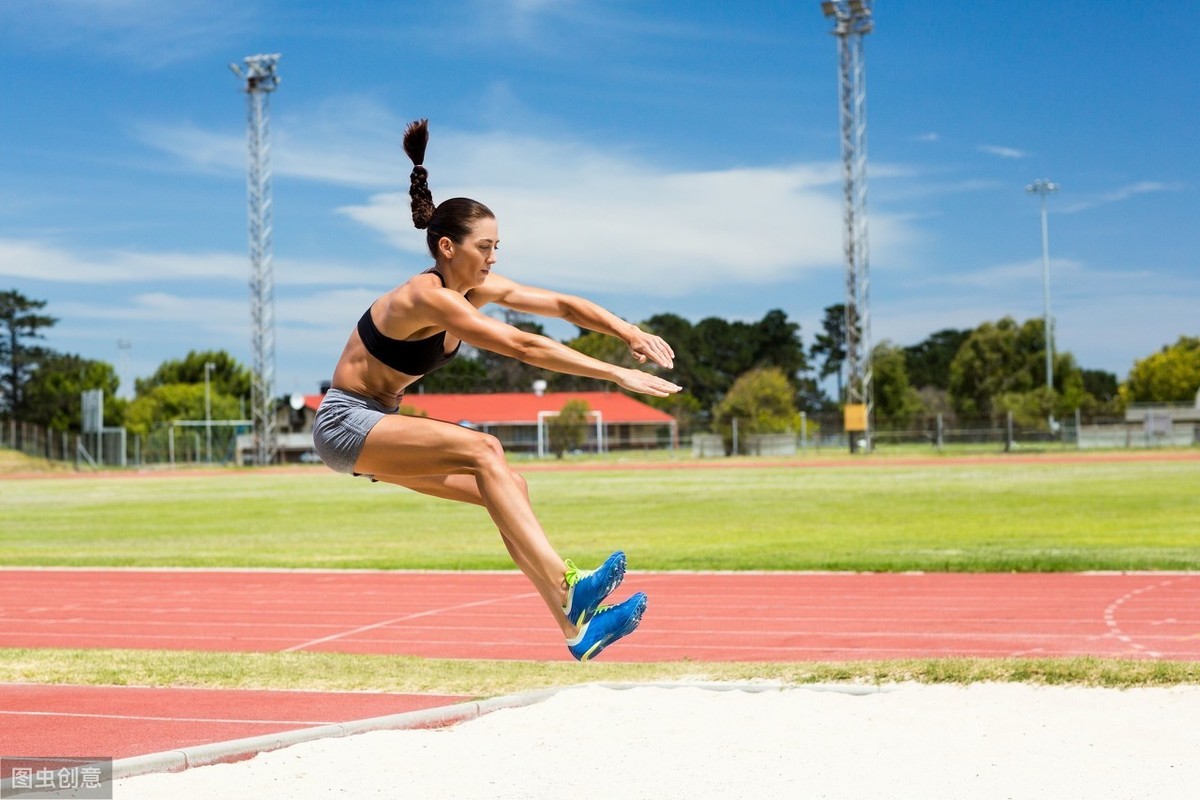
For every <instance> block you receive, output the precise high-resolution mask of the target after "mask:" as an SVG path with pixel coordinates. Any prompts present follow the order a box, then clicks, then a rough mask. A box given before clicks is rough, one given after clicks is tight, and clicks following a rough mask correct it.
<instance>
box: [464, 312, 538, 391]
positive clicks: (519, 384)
mask: <svg viewBox="0 0 1200 800" xmlns="http://www.w3.org/2000/svg"><path fill="white" fill-rule="evenodd" d="M504 321H505V322H507V323H508V324H509V325H512V326H513V327H514V328H519V329H520V330H523V331H526V332H528V333H536V334H538V335H539V336H545V335H546V331H545V329H544V328H543V327H542V326H541V324H539V323H538V322H537V321H535V320H534V318H533V317H531V316H529V315H528V314H522V313H520V312H516V311H512V310H511V309H505V310H504ZM475 359H476V360H477V361H478V362H479V363H480V365H481V366H482V367H483V369H484V373H485V374H486V375H487V380H486V381H485V382H484V383H483V384H481V385H480V386H479V387H478V388H477V389H476V391H477V392H530V391H533V388H532V387H533V382H534V381H537V380H545V381H548V380H549V374H548V373H547V372H546V370H543V369H538V368H537V367H534V366H531V365H529V364H526V363H524V362H523V361H518V360H517V359H515V358H509V357H508V356H502V355H500V354H499V353H493V352H491V351H488V350H479V351H478V352H477V353H476V355H475Z"/></svg>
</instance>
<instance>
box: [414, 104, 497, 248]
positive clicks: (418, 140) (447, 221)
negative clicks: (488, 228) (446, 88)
mask: <svg viewBox="0 0 1200 800" xmlns="http://www.w3.org/2000/svg"><path fill="white" fill-rule="evenodd" d="M428 144H429V120H427V119H419V120H416V121H415V122H412V123H410V124H409V126H408V127H407V128H405V129H404V152H405V153H407V154H408V157H409V159H410V160H411V161H412V162H413V169H412V173H411V174H410V176H409V187H408V196H409V197H410V198H411V200H412V220H413V225H414V226H415V227H416V228H417V229H418V230H424V231H425V243H426V245H427V246H428V247H429V252H430V254H431V255H432V256H433V257H434V258H437V243H438V242H439V241H440V240H441V238H442V237H443V236H446V237H448V238H449V239H450V241H452V242H454V243H455V244H462V243H463V240H464V239H465V238H466V237H467V234H468V233H469V232H470V230H471V227H472V226H473V225H474V224H475V222H476V221H478V220H480V219H495V218H496V215H495V214H493V213H492V210H491V209H490V208H488V207H487V206H485V205H484V204H483V203H480V202H478V201H477V200H471V199H469V198H466V197H452V198H450V199H449V200H443V201H442V202H441V203H440V204H438V205H436V206H435V205H434V203H433V193H432V192H431V191H429V171H428V170H426V169H425V166H424V163H425V147H426V145H428Z"/></svg>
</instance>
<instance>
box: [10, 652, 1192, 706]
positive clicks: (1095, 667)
mask: <svg viewBox="0 0 1200 800" xmlns="http://www.w3.org/2000/svg"><path fill="white" fill-rule="evenodd" d="M752 680H757V681H776V682H779V683H781V684H784V685H795V686H802V685H807V684H814V683H852V684H867V685H874V684H888V683H898V682H905V681H915V682H918V683H952V684H968V683H979V682H1022V683H1030V684H1042V685H1079V686H1096V687H1105V688H1131V687H1142V686H1174V685H1178V684H1200V663H1197V662H1178V661H1149V660H1132V659H1105V658H1094V657H1080V658H1063V659H1024V658H1022V659H963V658H949V659H906V660H895V661H861V662H843V663H809V662H803V663H799V662H797V663H708V662H706V663H703V664H701V663H696V662H688V661H680V662H666V663H659V664H619V663H603V662H592V663H589V664H585V665H580V664H573V663H569V662H562V663H557V662H556V663H545V662H528V661H489V660H471V661H461V660H450V659H422V658H413V657H405V656H372V655H346V654H327V653H209V652H189V651H154V650H26V649H9V650H4V649H0V682H8V683H39V684H58V683H61V684H73V685H104V686H154V687H189V688H225V689H276V690H320V691H376V692H404V693H410V692H430V693H439V694H462V695H470V696H474V697H494V696H497V695H503V694H510V693H513V692H520V691H526V690H530V689H539V688H544V687H547V686H569V685H572V684H579V683H589V682H596V681H619V682H653V681H752Z"/></svg>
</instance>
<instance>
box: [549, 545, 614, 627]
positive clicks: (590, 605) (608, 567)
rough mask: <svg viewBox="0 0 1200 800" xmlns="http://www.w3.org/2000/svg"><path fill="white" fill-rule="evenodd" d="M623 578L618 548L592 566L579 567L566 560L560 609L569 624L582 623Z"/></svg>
mask: <svg viewBox="0 0 1200 800" xmlns="http://www.w3.org/2000/svg"><path fill="white" fill-rule="evenodd" d="M624 579H625V554H624V553H622V552H621V551H620V550H618V551H617V552H615V553H613V554H612V555H611V556H609V557H608V560H607V561H605V562H604V563H603V564H601V565H600V566H599V567H597V568H596V569H593V570H581V569H580V568H579V567H577V566H575V564H574V563H572V562H571V561H570V559H568V560H567V574H566V575H565V576H564V580H565V581H566V584H567V602H565V603H563V613H564V614H566V615H567V620H569V621H570V623H571V624H572V625H582V624H583V623H585V622H587V621H588V620H589V619H591V618H592V615H593V614H595V613H596V609H598V608H599V607H600V604H601V603H603V602H604V598H606V597H608V596H609V595H610V594H612V590H613V589H616V588H617V587H618V586H620V585H621V581H623V580H624Z"/></svg>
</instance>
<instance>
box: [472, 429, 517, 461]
mask: <svg viewBox="0 0 1200 800" xmlns="http://www.w3.org/2000/svg"><path fill="white" fill-rule="evenodd" d="M471 460H472V461H473V462H474V463H475V466H476V467H477V468H480V469H497V468H501V467H503V468H504V469H507V468H508V462H507V460H506V459H505V457H504V445H502V444H500V440H499V439H497V438H496V437H495V436H493V435H491V434H490V433H480V434H477V435H476V436H475V437H474V440H473V441H472V443H471Z"/></svg>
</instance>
